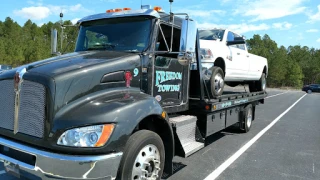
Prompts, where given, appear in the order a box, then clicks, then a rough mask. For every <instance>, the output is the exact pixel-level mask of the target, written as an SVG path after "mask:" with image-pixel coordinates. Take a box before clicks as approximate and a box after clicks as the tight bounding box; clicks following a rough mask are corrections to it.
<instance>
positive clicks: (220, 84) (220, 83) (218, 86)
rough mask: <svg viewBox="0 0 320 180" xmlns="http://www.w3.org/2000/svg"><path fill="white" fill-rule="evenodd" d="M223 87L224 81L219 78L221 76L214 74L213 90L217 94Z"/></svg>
mask: <svg viewBox="0 0 320 180" xmlns="http://www.w3.org/2000/svg"><path fill="white" fill-rule="evenodd" d="M223 86H224V80H223V78H222V76H221V74H216V76H215V77H214V90H215V92H216V93H217V94H218V93H220V91H221V90H222V87H223Z"/></svg>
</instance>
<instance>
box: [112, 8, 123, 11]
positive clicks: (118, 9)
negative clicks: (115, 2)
mask: <svg viewBox="0 0 320 180" xmlns="http://www.w3.org/2000/svg"><path fill="white" fill-rule="evenodd" d="M114 11H115V12H120V11H122V9H121V8H117V9H115V10H114Z"/></svg>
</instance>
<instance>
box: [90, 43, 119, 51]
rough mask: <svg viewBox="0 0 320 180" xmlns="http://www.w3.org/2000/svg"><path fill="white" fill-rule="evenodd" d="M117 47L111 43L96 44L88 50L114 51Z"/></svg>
mask: <svg viewBox="0 0 320 180" xmlns="http://www.w3.org/2000/svg"><path fill="white" fill-rule="evenodd" d="M115 47H116V45H114V44H110V43H105V44H95V45H93V46H92V47H90V48H88V50H96V49H107V48H112V50H114V48H115Z"/></svg>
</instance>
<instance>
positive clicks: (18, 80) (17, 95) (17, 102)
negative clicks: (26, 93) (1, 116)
mask: <svg viewBox="0 0 320 180" xmlns="http://www.w3.org/2000/svg"><path fill="white" fill-rule="evenodd" d="M26 71H27V70H26V68H20V69H18V70H17V71H16V74H15V75H14V92H15V103H14V126H13V133H14V134H17V133H18V131H19V109H20V91H21V84H22V82H23V79H22V77H23V75H24V73H26Z"/></svg>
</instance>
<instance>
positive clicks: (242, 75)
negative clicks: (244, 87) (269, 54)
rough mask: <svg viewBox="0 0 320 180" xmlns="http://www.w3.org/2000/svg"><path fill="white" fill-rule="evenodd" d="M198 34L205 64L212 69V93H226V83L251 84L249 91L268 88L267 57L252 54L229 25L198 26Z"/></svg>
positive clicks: (204, 65) (216, 94)
mask: <svg viewBox="0 0 320 180" xmlns="http://www.w3.org/2000/svg"><path fill="white" fill-rule="evenodd" d="M199 38H200V48H201V55H202V62H203V63H202V66H203V67H205V68H208V69H209V68H210V72H211V73H212V74H210V77H211V78H210V82H211V83H210V84H211V92H212V95H213V96H219V95H221V94H222V93H223V88H224V84H227V85H229V86H232V87H235V86H237V85H239V84H249V89H250V92H256V91H265V90H266V77H267V75H268V62H267V59H266V58H264V57H261V56H257V55H254V54H250V53H249V52H248V50H247V46H246V44H245V40H244V38H243V37H241V36H240V35H238V34H236V33H234V32H232V31H230V30H228V29H210V30H199ZM212 66H213V67H212Z"/></svg>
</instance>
